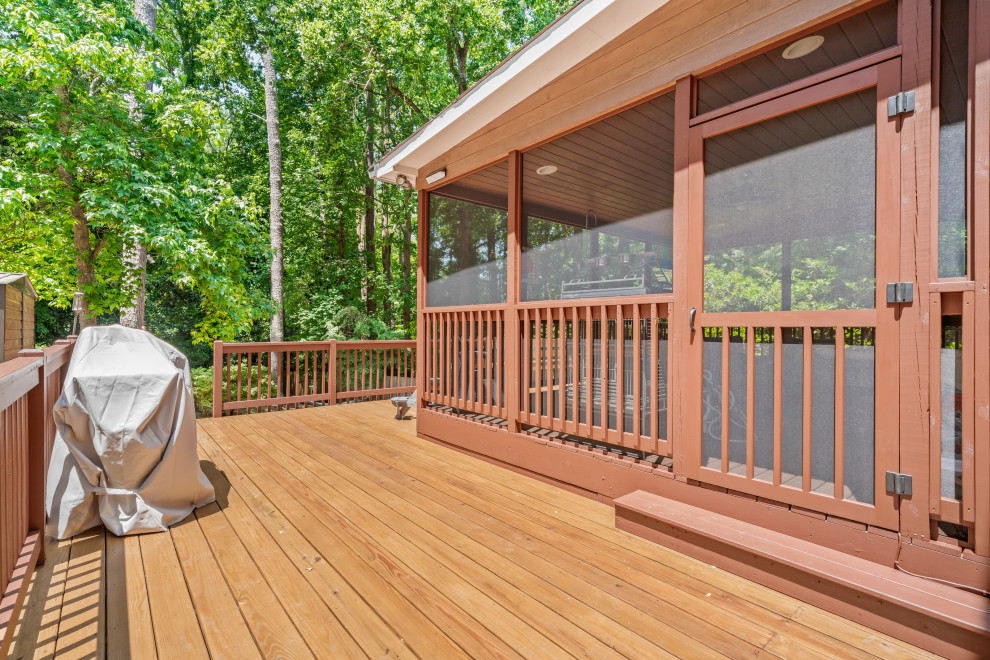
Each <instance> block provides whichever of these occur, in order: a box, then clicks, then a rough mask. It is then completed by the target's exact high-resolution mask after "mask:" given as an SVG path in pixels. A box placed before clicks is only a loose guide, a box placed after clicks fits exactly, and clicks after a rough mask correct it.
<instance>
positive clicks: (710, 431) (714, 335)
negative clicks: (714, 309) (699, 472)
mask: <svg viewBox="0 0 990 660" xmlns="http://www.w3.org/2000/svg"><path fill="white" fill-rule="evenodd" d="M702 333H703V340H704V341H703V343H702V354H703V357H702V359H703V362H704V364H703V370H704V373H703V384H702V388H703V389H702V409H703V412H702V432H701V452H702V455H701V464H702V465H704V466H705V467H707V468H712V469H715V470H719V469H721V468H722V387H723V386H724V385H723V383H722V328H702Z"/></svg>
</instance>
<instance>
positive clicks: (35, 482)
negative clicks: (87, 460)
mask: <svg viewBox="0 0 990 660" xmlns="http://www.w3.org/2000/svg"><path fill="white" fill-rule="evenodd" d="M73 344H74V342H73V341H71V340H63V341H59V342H56V344H55V345H54V346H52V347H50V348H46V349H44V350H40V349H30V350H23V351H21V352H20V353H19V357H17V358H15V359H13V360H9V361H7V362H3V363H0V658H2V657H6V653H7V649H8V648H9V646H10V642H11V638H12V636H13V627H14V623H15V622H16V621H17V614H18V611H19V609H20V606H21V603H22V602H23V598H24V592H25V589H26V587H27V584H28V581H29V579H30V576H31V571H32V570H34V567H35V565H36V564H42V563H44V561H45V554H44V552H45V550H44V545H45V544H44V528H45V477H46V474H47V471H48V459H49V457H50V456H51V451H52V442H53V441H54V439H55V420H54V418H53V417H52V408H53V407H54V405H55V401H56V400H57V399H58V396H59V393H60V392H61V391H62V383H63V382H64V380H65V372H66V369H67V368H68V365H69V357H70V356H71V355H72V347H73Z"/></svg>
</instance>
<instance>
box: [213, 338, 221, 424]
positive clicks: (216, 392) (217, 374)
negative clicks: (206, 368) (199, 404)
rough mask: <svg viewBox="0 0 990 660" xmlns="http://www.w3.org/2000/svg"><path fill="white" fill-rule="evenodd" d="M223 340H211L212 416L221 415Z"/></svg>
mask: <svg viewBox="0 0 990 660" xmlns="http://www.w3.org/2000/svg"><path fill="white" fill-rule="evenodd" d="M222 375H223V342H222V341H215V342H213V416H214V417H220V416H221V415H223V380H222V378H221V377H222Z"/></svg>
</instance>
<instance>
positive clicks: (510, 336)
mask: <svg viewBox="0 0 990 660" xmlns="http://www.w3.org/2000/svg"><path fill="white" fill-rule="evenodd" d="M521 225H522V154H521V153H520V152H518V151H513V152H511V153H510V154H509V227H508V239H507V245H508V255H507V259H506V273H507V277H506V281H507V286H508V289H509V290H508V291H507V292H506V303H507V304H506V307H505V320H504V321H503V323H504V324H505V325H504V330H503V331H504V332H505V355H504V358H503V360H502V365H503V366H502V369H503V374H504V377H505V386H504V387H505V404H506V408H505V417H506V419H507V420H508V430H509V431H512V432H518V431H519V430H520V424H519V421H520V420H519V412H520V406H519V403H520V391H519V385H520V376H521V374H520V366H522V368H523V369H525V370H526V373H528V372H529V363H526V364H524V365H520V364H519V351H520V345H519V339H520V337H519V315H518V312H517V311H516V305H517V304H518V303H519V296H520V272H521V269H520V260H521V254H522V252H521V247H520V246H521V241H522V240H524V238H525V237H523V236H520V230H521ZM527 384H528V380H527ZM522 395H523V396H526V398H527V401H528V398H529V392H528V391H524V392H522ZM524 409H526V408H525V407H524Z"/></svg>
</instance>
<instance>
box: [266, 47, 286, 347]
mask: <svg viewBox="0 0 990 660" xmlns="http://www.w3.org/2000/svg"><path fill="white" fill-rule="evenodd" d="M261 66H262V68H263V70H264V74H265V124H266V126H267V127H268V182H269V184H268V185H269V199H270V202H269V209H268V213H269V229H268V231H269V235H270V237H271V249H272V268H271V271H272V277H271V279H272V282H271V293H272V301H273V302H274V303H275V310H274V312H273V313H272V322H271V340H272V341H282V340H284V339H285V296H284V288H283V287H284V280H285V266H284V261H285V253H284V250H285V245H284V240H283V228H282V137H281V135H280V133H279V123H278V91H277V87H276V84H277V83H276V79H277V74H276V72H275V63H274V58H273V57H272V50H271V48H266V49H265V50H264V51H263V52H262V53H261Z"/></svg>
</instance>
